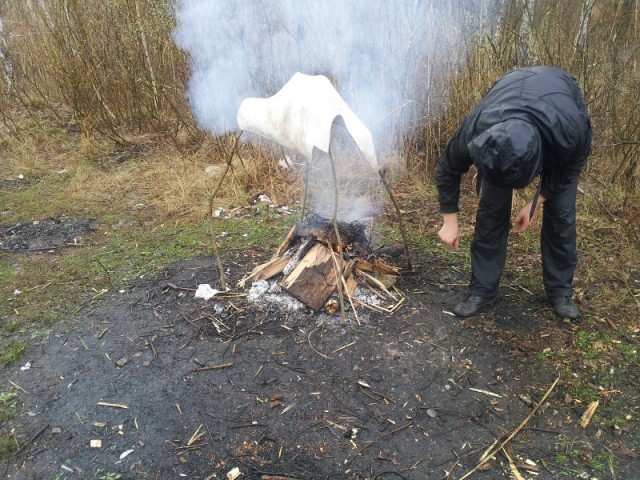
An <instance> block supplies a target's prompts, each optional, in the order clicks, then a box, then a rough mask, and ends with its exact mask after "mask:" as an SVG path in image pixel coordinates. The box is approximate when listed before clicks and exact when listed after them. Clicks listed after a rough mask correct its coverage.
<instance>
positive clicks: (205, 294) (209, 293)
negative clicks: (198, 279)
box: [195, 283, 220, 300]
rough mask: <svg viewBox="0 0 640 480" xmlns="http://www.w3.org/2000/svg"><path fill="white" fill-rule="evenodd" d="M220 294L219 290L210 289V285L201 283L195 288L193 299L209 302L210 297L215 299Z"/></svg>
mask: <svg viewBox="0 0 640 480" xmlns="http://www.w3.org/2000/svg"><path fill="white" fill-rule="evenodd" d="M219 293H220V290H216V289H215V288H211V285H209V284H208V283H201V284H200V285H198V288H196V294H195V298H204V299H205V300H209V299H210V298H211V297H215V296H216V295H217V294H219Z"/></svg>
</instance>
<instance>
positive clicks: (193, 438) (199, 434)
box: [187, 425, 204, 447]
mask: <svg viewBox="0 0 640 480" xmlns="http://www.w3.org/2000/svg"><path fill="white" fill-rule="evenodd" d="M201 428H202V425H199V426H198V428H197V429H196V431H195V432H193V435H191V438H190V439H189V441H188V442H187V446H188V447H190V446H191V445H193V444H194V443H196V442H197V441H198V440H200V439H201V438H202V436H203V435H204V432H201V431H200V429H201Z"/></svg>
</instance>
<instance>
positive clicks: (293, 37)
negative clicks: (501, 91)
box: [174, 0, 491, 219]
mask: <svg viewBox="0 0 640 480" xmlns="http://www.w3.org/2000/svg"><path fill="white" fill-rule="evenodd" d="M490 4H491V0H458V1H455V2H443V1H441V0H402V1H387V0H250V1H249V0H247V1H241V2H238V1H235V0H215V1H213V0H182V1H179V2H178V3H177V8H176V18H177V27H176V29H175V30H174V40H175V42H176V44H177V45H178V46H179V47H180V48H182V49H183V50H184V51H186V52H187V53H188V54H189V57H190V60H191V77H190V81H189V86H188V97H189V101H190V104H191V109H192V112H193V114H194V117H195V118H196V120H197V122H198V123H199V124H200V126H201V127H203V128H204V129H206V130H207V131H209V132H210V133H211V134H213V135H222V134H225V133H228V132H231V131H234V130H236V129H237V128H238V126H237V122H236V114H237V112H238V108H239V106H240V103H241V102H242V100H244V99H245V98H247V97H269V96H271V95H273V94H275V93H276V92H277V91H278V90H279V89H280V88H281V87H282V86H283V85H285V83H287V81H288V80H289V79H290V78H291V77H292V76H293V74H294V73H296V72H301V73H305V74H308V75H317V74H322V75H324V76H326V77H327V78H329V80H330V81H331V83H332V84H333V85H334V87H335V89H336V90H337V91H338V92H339V94H340V95H341V96H342V98H344V100H345V101H346V103H347V104H348V105H349V107H351V109H352V110H353V111H354V113H355V114H356V116H357V117H358V118H359V119H360V120H362V122H363V123H364V124H365V125H366V126H367V128H369V130H370V131H371V133H372V134H373V138H374V142H375V144H376V145H375V146H376V150H377V151H378V152H379V153H384V152H385V151H390V150H391V149H392V147H393V145H394V142H395V141H397V140H398V138H399V137H400V136H401V135H402V134H404V133H406V132H407V131H408V130H409V129H411V128H414V129H417V128H419V127H417V126H419V125H420V123H422V122H421V121H422V118H423V115H424V112H425V110H426V108H425V106H426V105H427V102H429V105H430V108H431V110H433V109H434V105H435V103H436V102H434V99H430V98H429V86H430V83H431V82H432V81H433V80H434V79H437V78H438V75H440V74H442V73H444V71H445V69H447V68H451V67H452V66H453V67H456V66H457V64H458V60H457V59H458V58H460V59H462V58H464V48H462V47H463V46H464V45H465V42H466V41H468V40H469V39H470V38H471V37H472V36H473V33H474V32H475V31H476V30H477V29H478V26H480V25H481V24H482V22H486V21H487V17H488V14H487V8H488V5H490ZM316 163H317V162H316ZM341 165H342V166H344V167H346V168H345V172H346V173H342V172H339V174H340V175H347V177H348V176H349V175H348V174H349V173H351V174H352V176H351V178H342V179H341V181H343V182H344V183H345V184H346V186H345V188H346V189H347V190H346V195H343V194H342V193H341V195H342V198H341V200H340V209H339V210H340V211H341V212H342V211H343V210H345V211H346V210H351V213H350V214H348V215H347V214H346V213H345V214H343V213H340V217H341V218H343V219H344V218H351V217H354V218H357V215H360V214H361V213H363V212H365V211H367V210H371V209H374V210H375V208H376V205H375V203H376V201H375V200H370V201H368V200H367V199H366V198H365V197H366V196H367V195H366V194H365V195H363V196H362V198H360V196H358V197H354V196H353V195H352V193H353V192H354V190H355V188H354V178H353V174H354V173H355V172H358V175H359V180H360V181H362V180H365V182H369V180H366V179H364V177H362V173H361V170H359V169H358V168H357V167H356V168H352V167H351V166H349V165H346V164H345V163H344V162H341ZM315 167H316V173H314V177H313V180H314V181H315V180H318V183H316V187H315V188H312V189H311V191H312V200H313V203H314V208H315V209H316V211H324V212H326V213H329V214H330V213H331V210H332V209H333V202H334V201H333V198H332V193H331V192H332V191H333V190H334V189H333V187H332V186H331V185H332V183H331V179H330V178H329V179H328V178H324V179H319V178H317V177H318V176H320V175H322V173H323V172H324V174H325V175H327V174H328V175H330V174H331V169H330V168H329V167H327V166H326V165H325V166H324V167H322V166H320V165H318V164H316V165H315ZM318 167H320V168H318ZM375 174H377V172H374V175H375ZM323 182H324V183H323ZM372 182H374V180H372ZM313 191H316V192H319V193H321V195H320V196H319V197H318V196H314V194H313ZM356 205H357V206H358V210H359V212H358V213H355V212H354V211H353V210H354V207H355V206H356ZM346 207H349V208H346ZM345 215H346V217H345Z"/></svg>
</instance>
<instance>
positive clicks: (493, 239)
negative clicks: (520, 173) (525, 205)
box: [469, 179, 578, 297]
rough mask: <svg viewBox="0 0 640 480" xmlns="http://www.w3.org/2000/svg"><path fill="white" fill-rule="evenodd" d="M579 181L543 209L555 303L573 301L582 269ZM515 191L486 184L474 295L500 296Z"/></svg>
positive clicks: (475, 245) (545, 263)
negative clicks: (575, 278) (565, 299)
mask: <svg viewBox="0 0 640 480" xmlns="http://www.w3.org/2000/svg"><path fill="white" fill-rule="evenodd" d="M577 189H578V179H576V180H575V181H574V182H573V183H571V184H570V185H569V187H568V188H567V189H566V190H564V191H562V192H560V193H559V194H557V195H556V196H555V197H553V198H551V199H548V200H547V201H546V202H545V203H544V205H543V206H542V207H540V208H542V210H543V212H542V231H541V235H540V248H541V252H542V279H543V283H544V288H545V291H546V292H547V295H548V296H549V297H561V296H571V295H572V294H573V274H574V272H575V269H576V265H577V263H578V252H577V247H576V192H577ZM512 197H513V190H511V189H504V188H500V187H496V186H494V185H491V184H490V183H488V182H483V185H482V195H481V197H480V204H479V206H478V211H477V213H476V226H475V232H474V236H473V241H472V242H471V282H470V284H469V293H471V294H473V295H481V296H495V295H497V294H498V287H499V284H500V277H501V276H502V271H503V270H504V264H505V261H506V258H507V240H508V238H509V230H510V228H511V202H512Z"/></svg>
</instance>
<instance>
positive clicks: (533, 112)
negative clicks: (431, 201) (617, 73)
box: [436, 66, 591, 213]
mask: <svg viewBox="0 0 640 480" xmlns="http://www.w3.org/2000/svg"><path fill="white" fill-rule="evenodd" d="M513 120H516V121H513ZM505 122H506V123H507V124H509V123H510V124H511V125H518V124H523V123H522V122H526V125H532V126H533V128H531V129H530V130H533V131H535V130H536V129H537V133H538V134H539V139H538V140H537V142H529V143H523V142H521V141H520V139H519V136H518V135H517V134H516V135H513V136H512V137H513V138H509V139H508V141H507V142H503V143H502V144H501V149H500V151H498V152H495V151H494V155H495V156H496V158H498V160H499V161H501V162H506V163H507V164H508V163H509V162H512V161H515V160H514V159H515V158H516V157H519V159H520V160H521V161H524V162H531V165H530V168H529V172H527V173H526V175H525V182H524V183H525V184H526V183H528V182H530V181H531V180H532V179H533V178H534V177H535V176H537V174H538V173H540V174H541V177H542V179H541V182H542V184H541V190H540V193H541V194H542V195H543V196H544V197H545V198H546V199H550V198H552V197H553V196H554V195H555V194H556V193H557V192H559V191H561V190H562V189H563V188H564V187H565V186H566V185H568V184H569V183H571V182H572V181H573V180H574V179H576V178H577V177H578V176H579V175H580V172H581V171H582V168H583V167H584V165H585V163H586V161H587V158H588V156H589V153H590V152H591V122H590V120H589V115H588V112H587V107H586V105H585V102H584V99H583V98H582V93H581V91H580V87H579V86H578V83H577V82H576V80H575V78H574V77H573V76H572V75H571V74H569V73H568V72H566V71H565V70H563V69H561V68H556V67H546V66H540V67H529V68H520V69H517V70H513V71H511V72H509V73H506V74H505V75H503V76H502V77H500V78H499V79H498V80H496V82H495V83H494V84H493V86H492V87H491V89H490V90H489V92H488V93H487V94H486V95H485V97H484V98H483V99H482V100H481V101H480V103H479V104H478V105H477V106H476V107H475V108H474V109H473V111H472V112H471V113H470V114H469V115H468V116H467V117H466V118H465V119H464V121H463V122H462V124H461V125H460V127H459V128H458V130H457V131H456V133H455V134H454V136H453V138H452V139H451V141H450V142H449V144H448V145H447V147H446V149H445V150H444V152H443V153H442V155H441V156H440V158H439V159H438V164H437V168H436V186H437V187H438V194H439V201H440V211H441V212H442V213H454V212H457V211H458V201H459V198H460V178H461V177H462V175H463V174H464V173H466V172H467V171H468V170H469V168H470V167H471V165H472V164H473V163H476V166H477V167H478V171H480V172H482V171H483V170H484V167H485V166H486V165H484V163H483V162H485V161H486V162H488V163H491V162H492V161H493V160H488V159H487V158H483V157H486V155H485V154H484V153H483V150H482V148H478V142H482V139H483V134H484V136H485V137H486V135H487V133H486V132H487V131H494V132H495V131H498V135H505V133H504V132H505V131H507V132H508V131H509V130H508V129H506V130H505V129H501V124H502V125H504V124H505ZM492 127H493V128H492ZM512 131H513V129H512ZM536 137H538V136H537V135H536ZM529 144H534V145H536V146H539V147H540V148H539V149H536V150H538V152H537V153H536V154H535V155H534V154H532V155H523V154H522V151H521V150H522V149H523V148H527V145H529ZM523 145H524V147H523ZM523 159H524V160H523ZM534 162H535V165H534ZM507 167H509V165H507ZM514 168H516V167H514ZM517 168H521V166H520V165H518V166H517ZM512 170H513V168H512ZM505 177H508V175H506V176H505ZM503 180H504V181H503V182H492V180H491V178H487V179H485V181H490V182H492V183H497V184H501V185H500V186H506V187H512V188H521V187H523V186H525V185H522V184H518V183H519V182H513V183H512V184H510V180H509V179H508V178H504V179H503Z"/></svg>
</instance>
